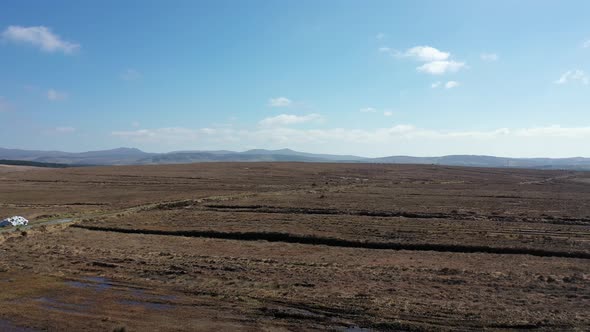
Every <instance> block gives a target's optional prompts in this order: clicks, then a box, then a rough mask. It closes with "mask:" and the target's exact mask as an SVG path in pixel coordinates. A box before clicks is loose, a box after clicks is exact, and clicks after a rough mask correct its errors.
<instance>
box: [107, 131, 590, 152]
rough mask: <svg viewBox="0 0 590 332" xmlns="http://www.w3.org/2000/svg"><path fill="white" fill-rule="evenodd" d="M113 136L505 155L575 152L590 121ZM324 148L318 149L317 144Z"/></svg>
mask: <svg viewBox="0 0 590 332" xmlns="http://www.w3.org/2000/svg"><path fill="white" fill-rule="evenodd" d="M112 135H113V136H115V137H118V138H120V139H124V140H129V141H132V142H134V143H149V144H152V145H153V144H160V145H162V146H170V147H172V148H175V149H177V148H179V147H183V148H185V147H186V148H189V149H190V148H195V147H194V144H195V142H200V144H203V148H204V149H212V148H225V149H235V148H237V147H238V148H239V147H246V146H249V147H264V148H282V147H285V146H288V147H290V148H295V149H299V150H304V151H311V152H314V151H313V150H315V151H317V152H325V153H326V152H330V153H344V154H347V153H356V154H361V155H374V156H385V155H393V154H408V155H445V154H488V155H501V156H520V157H525V156H527V157H535V156H536V157H538V156H554V157H556V156H562V157H565V156H575V155H579V154H580V151H585V150H583V148H584V147H585V146H586V145H587V142H588V140H589V139H590V127H562V126H559V125H551V126H545V127H531V128H515V129H510V128H497V129H491V130H479V131H477V130H472V131H461V130H455V131H444V130H432V129H426V128H419V127H416V126H413V125H410V124H396V125H393V126H390V127H382V128H375V129H370V130H369V129H346V128H327V129H298V128H288V127H258V128H254V129H237V128H233V127H229V128H226V127H224V128H199V129H188V128H157V129H138V130H133V131H119V132H113V133H112ZM319 148H322V149H323V151H322V150H320V151H318V150H317V149H319Z"/></svg>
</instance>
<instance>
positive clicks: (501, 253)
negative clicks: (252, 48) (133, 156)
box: [0, 163, 590, 331]
mask: <svg viewBox="0 0 590 332" xmlns="http://www.w3.org/2000/svg"><path fill="white" fill-rule="evenodd" d="M17 170H18V171H17ZM0 213H1V215H2V216H8V215H13V214H19V215H23V216H24V217H27V218H29V219H30V220H31V221H32V223H33V224H35V223H41V222H43V221H47V220H55V219H61V218H74V220H75V223H74V224H71V225H70V224H59V225H43V226H39V227H33V228H32V229H29V230H27V231H26V232H10V233H2V234H0V251H1V255H2V260H0V284H1V285H3V287H2V290H3V291H2V292H1V293H0V308H1V309H2V310H0V329H3V330H7V329H8V328H9V327H10V328H13V329H14V330H15V331H40V330H41V331H43V330H51V331H64V330H89V331H113V330H115V329H117V328H122V327H125V328H126V329H127V331H146V330H160V331H168V330H169V331H192V330H252V331H258V330H293V331H295V330H296V331H300V330H316V329H332V330H336V331H363V330H364V329H367V330H404V331H441V330H442V331H444V330H449V331H450V330H465V331H479V330H482V329H487V330H491V331H502V330H514V329H536V330H547V331H553V330H579V331H583V330H588V329H590V312H589V311H588V310H587V308H588V307H590V172H575V171H540V170H522V169H492V168H462V167H443V166H429V165H422V166H416V165H376V164H311V163H205V164H191V165H166V166H121V167H85V168H67V169H35V168H30V167H27V168H22V169H19V168H18V167H17V168H15V167H2V168H0Z"/></svg>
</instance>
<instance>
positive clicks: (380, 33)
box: [375, 32, 387, 40]
mask: <svg viewBox="0 0 590 332" xmlns="http://www.w3.org/2000/svg"><path fill="white" fill-rule="evenodd" d="M385 38H387V35H386V34H384V33H383V32H379V33H378V34H377V35H375V39H377V40H383V39H385Z"/></svg>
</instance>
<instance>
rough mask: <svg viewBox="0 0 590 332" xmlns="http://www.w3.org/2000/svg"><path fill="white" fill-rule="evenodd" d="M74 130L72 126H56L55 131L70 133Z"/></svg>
mask: <svg viewBox="0 0 590 332" xmlns="http://www.w3.org/2000/svg"><path fill="white" fill-rule="evenodd" d="M75 131H76V128H74V127H56V128H55V132H56V133H58V134H70V133H73V132H75Z"/></svg>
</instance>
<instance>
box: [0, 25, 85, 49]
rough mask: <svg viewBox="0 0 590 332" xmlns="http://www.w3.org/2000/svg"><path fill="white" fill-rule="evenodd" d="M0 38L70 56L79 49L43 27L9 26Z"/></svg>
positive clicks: (78, 46)
mask: <svg viewBox="0 0 590 332" xmlns="http://www.w3.org/2000/svg"><path fill="white" fill-rule="evenodd" d="M2 37H3V38H4V39H6V40H10V41H13V42H20V43H28V44H31V45H33V46H36V47H38V48H40V49H41V50H42V51H44V52H62V53H64V54H72V53H74V52H76V51H78V50H79V49H80V45H79V44H76V43H72V42H68V41H65V40H62V39H61V37H60V36H58V35H56V34H54V33H53V32H51V29H49V28H47V27H44V26H35V27H22V26H18V25H11V26H9V27H8V28H6V30H4V32H2Z"/></svg>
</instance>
